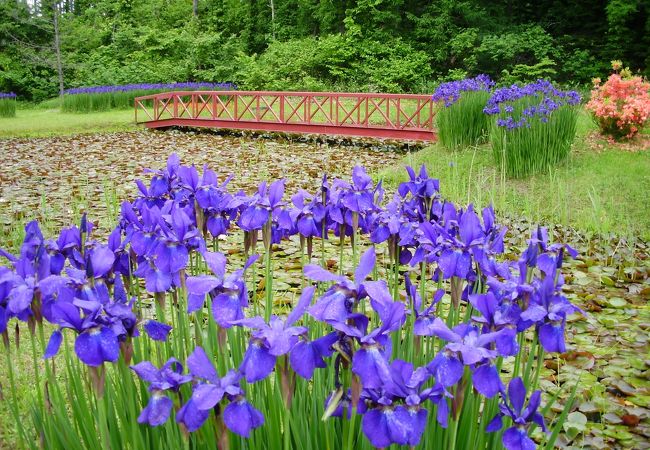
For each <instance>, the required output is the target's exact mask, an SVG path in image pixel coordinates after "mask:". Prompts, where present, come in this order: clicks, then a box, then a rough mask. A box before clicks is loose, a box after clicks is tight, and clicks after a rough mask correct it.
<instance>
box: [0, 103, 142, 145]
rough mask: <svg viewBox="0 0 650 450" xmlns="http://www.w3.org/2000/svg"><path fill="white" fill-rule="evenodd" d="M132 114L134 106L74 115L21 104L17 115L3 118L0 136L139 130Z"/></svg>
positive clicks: (37, 135)
mask: <svg viewBox="0 0 650 450" xmlns="http://www.w3.org/2000/svg"><path fill="white" fill-rule="evenodd" d="M133 117H134V116H133V110H132V109H119V110H112V111H105V112H95V113H88V114H73V113H62V112H61V111H60V110H59V109H57V108H50V109H42V108H29V109H22V108H20V107H19V109H18V110H17V111H16V117H12V118H4V119H0V138H3V137H44V136H58V135H66V134H77V133H96V132H108V131H128V130H134V129H136V125H135V123H134V122H133V120H134V119H133Z"/></svg>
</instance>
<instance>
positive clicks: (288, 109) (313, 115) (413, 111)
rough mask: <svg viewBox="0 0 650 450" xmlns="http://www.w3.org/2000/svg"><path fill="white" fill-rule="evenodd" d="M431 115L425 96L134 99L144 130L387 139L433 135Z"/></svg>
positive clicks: (241, 94) (207, 94) (231, 94)
mask: <svg viewBox="0 0 650 450" xmlns="http://www.w3.org/2000/svg"><path fill="white" fill-rule="evenodd" d="M435 112H436V107H435V103H434V102H433V101H432V100H431V97H430V96H429V95H415V94H368V93H338V92H336V93H332V92H257V91H173V92H165V93H160V94H154V95H147V96H144V97H138V98H136V99H135V115H136V122H138V123H143V122H144V123H147V125H148V126H151V125H154V123H156V124H158V125H156V126H166V125H167V126H168V125H179V124H182V125H191V124H192V123H196V124H198V126H226V127H227V126H229V123H230V125H234V124H237V126H236V128H246V127H248V128H250V129H269V130H278V131H281V130H283V129H286V130H287V131H302V132H304V131H306V132H314V133H319V132H332V130H333V129H334V128H339V129H344V128H347V129H356V130H357V131H358V130H359V129H366V130H368V131H370V130H371V129H372V130H378V131H377V133H378V136H389V135H390V133H389V132H390V131H396V132H402V134H404V132H416V133H419V134H422V133H431V134H433V131H434V124H435V120H434V117H435ZM211 123H213V125H211ZM283 125H284V126H283ZM379 130H383V131H384V133H383V134H382V133H379ZM341 131H345V130H341ZM347 131H352V130H347ZM364 134H365V135H370V134H368V133H366V132H364Z"/></svg>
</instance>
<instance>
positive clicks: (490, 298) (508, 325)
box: [469, 292, 519, 356]
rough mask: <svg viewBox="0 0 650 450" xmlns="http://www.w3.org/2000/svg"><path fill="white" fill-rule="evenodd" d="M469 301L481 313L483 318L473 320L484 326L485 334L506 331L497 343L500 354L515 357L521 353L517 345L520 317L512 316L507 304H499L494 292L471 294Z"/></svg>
mask: <svg viewBox="0 0 650 450" xmlns="http://www.w3.org/2000/svg"><path fill="white" fill-rule="evenodd" d="M469 301H470V303H471V304H472V306H473V307H474V308H475V309H476V310H477V311H479V312H480V313H481V316H472V320H473V321H474V322H477V323H480V324H481V325H482V328H483V329H482V331H483V332H484V333H489V332H491V331H498V330H505V331H503V332H502V333H501V334H500V335H499V337H498V338H497V339H496V341H495V342H496V346H497V350H498V351H499V354H500V355H501V356H514V355H516V354H517V353H519V344H518V343H517V323H518V321H519V317H518V315H514V314H512V308H511V307H510V306H509V305H507V304H506V305H502V304H499V301H498V300H497V298H496V297H495V296H494V294H493V293H492V292H488V293H486V294H471V295H470V296H469Z"/></svg>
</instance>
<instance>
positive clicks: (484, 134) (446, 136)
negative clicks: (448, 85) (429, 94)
mask: <svg viewBox="0 0 650 450" xmlns="http://www.w3.org/2000/svg"><path fill="white" fill-rule="evenodd" d="M488 98H490V94H489V93H488V92H485V91H467V92H463V93H462V94H461V95H460V99H459V100H458V101H457V102H455V103H454V104H452V105H450V106H445V107H442V108H440V110H439V111H438V113H437V114H436V125H437V127H438V138H439V139H440V143H441V144H442V145H444V146H445V147H446V148H448V149H451V150H455V149H461V148H464V147H469V146H472V145H477V144H481V143H484V142H486V141H487V138H488V134H489V131H490V122H491V121H490V119H489V117H488V116H486V115H485V114H484V113H483V108H485V104H486V102H487V100H488Z"/></svg>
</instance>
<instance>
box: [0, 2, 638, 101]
mask: <svg viewBox="0 0 650 450" xmlns="http://www.w3.org/2000/svg"><path fill="white" fill-rule="evenodd" d="M649 49H650V0H577V1H570V2H564V1H557V0H536V1H514V0H505V1H504V0H500V1H495V0H461V1H453V0H434V1H430V2H425V1H413V0H342V1H334V0H27V1H26V0H0V91H4V92H9V91H13V92H15V93H16V94H17V95H18V98H19V99H20V100H23V101H32V102H38V101H42V100H45V99H48V98H52V97H56V96H57V94H59V93H60V91H61V90H62V89H68V88H74V87H79V86H93V85H114V84H128V83H156V82H183V81H207V82H233V83H235V84H237V86H238V87H239V88H240V89H268V90H271V89H273V90H316V91H318V90H346V91H382V92H421V93H430V92H432V91H433V88H434V86H435V85H436V84H437V83H439V82H441V81H444V80H450V79H457V78H463V77H465V76H472V75H476V74H478V73H486V74H488V75H490V76H491V77H493V78H494V79H497V80H499V82H500V83H501V84H509V83H511V82H515V81H520V82H525V81H530V80H534V79H537V78H540V77H541V78H550V79H552V80H554V81H556V82H559V83H562V84H565V85H572V86H574V87H575V86H583V87H584V88H588V85H589V82H590V80H591V79H592V78H593V77H598V76H600V77H603V78H605V77H606V76H607V74H608V73H609V71H610V60H613V59H620V60H622V61H623V63H624V64H625V65H626V66H629V67H630V68H632V70H633V71H634V72H639V73H641V74H642V75H645V76H648V75H649V74H650V71H649V67H650V64H649V62H650V51H649Z"/></svg>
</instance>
